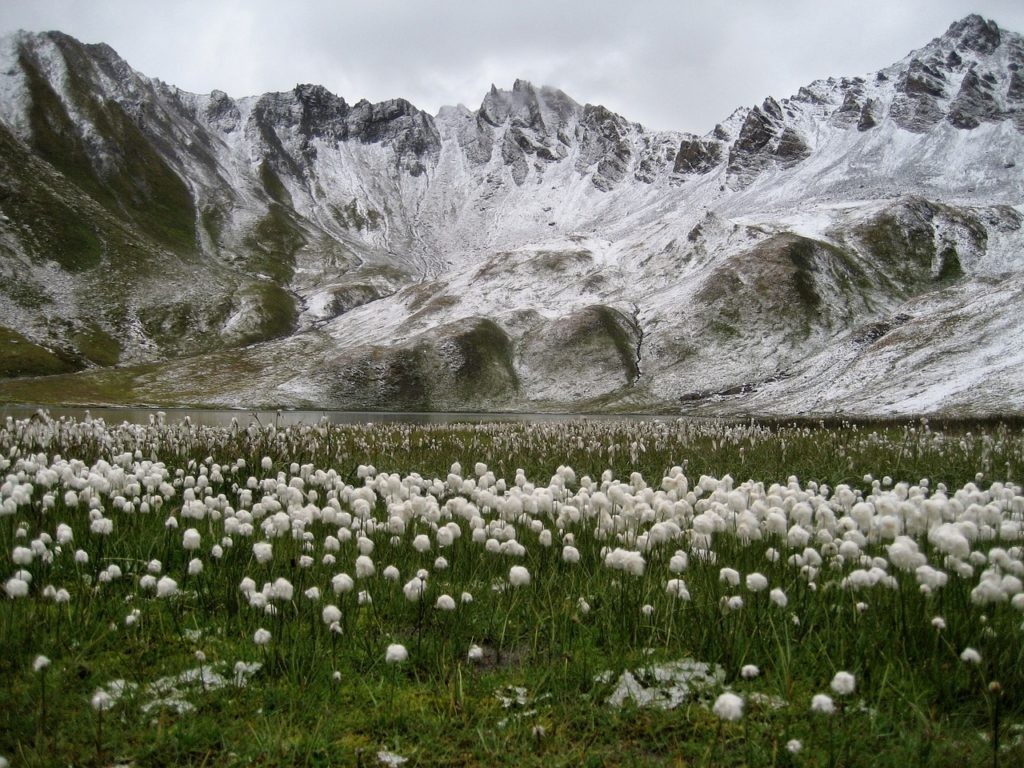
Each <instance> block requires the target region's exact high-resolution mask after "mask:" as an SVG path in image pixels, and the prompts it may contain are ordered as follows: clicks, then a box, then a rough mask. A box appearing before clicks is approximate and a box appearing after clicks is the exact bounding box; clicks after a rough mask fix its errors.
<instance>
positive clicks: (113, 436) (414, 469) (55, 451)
mask: <svg viewBox="0 0 1024 768" xmlns="http://www.w3.org/2000/svg"><path fill="white" fill-rule="evenodd" d="M1022 468H1024V436H1022V434H1021V431H1020V430H1019V428H1016V427H1012V426H1006V425H999V424H974V425H966V424H946V425H942V428H939V427H938V426H929V425H928V424H927V423H925V422H918V423H913V424H891V425H885V424H878V425H855V424H834V425H825V424H789V425H787V424H755V423H746V424H743V423H740V424H735V423H734V424H727V423H720V422H710V421H708V422H692V421H673V420H665V421H620V422H598V421H586V420H575V421H566V422H564V423H563V422H545V423H535V424H529V423H518V424H512V423H491V424H469V423H466V424H442V425H411V424H387V425H362V426H331V425H328V424H327V423H326V421H325V422H322V423H319V424H310V425H299V426H290V427H283V428H276V427H275V426H273V425H261V424H256V423H254V424H250V425H248V426H247V425H246V420H245V419H241V420H240V423H238V424H235V425H232V426H230V427H224V428H216V427H200V426H196V425H193V424H191V423H190V422H188V421H184V422H180V421H179V422H175V423H171V422H170V421H166V420H165V419H164V417H163V416H162V415H155V416H154V417H153V418H152V419H151V423H150V424H148V425H131V424H122V425H117V426H115V425H112V424H107V423H104V422H103V421H102V420H90V419H86V420H83V421H73V420H65V419H62V420H53V419H51V418H50V417H49V416H47V415H45V414H38V415H36V416H34V417H32V418H30V419H26V420H14V419H11V418H8V419H7V420H6V423H4V424H3V425H2V428H0V474H2V476H3V477H2V478H0V479H2V482H3V484H2V486H0V543H2V547H0V550H2V554H0V562H2V563H3V565H2V568H0V579H2V584H3V595H2V596H3V598H4V599H3V604H2V605H0V622H2V623H0V641H2V642H0V645H2V649H3V653H2V654H0V678H2V680H0V691H2V694H0V695H2V701H3V706H2V707H0V755H3V758H4V760H6V761H9V763H10V764H11V765H25V766H35V765H40V766H41V765H97V766H113V765H129V766H134V765H138V766H149V765H167V766H181V765H266V766H270V765H362V766H376V765H392V766H396V765H406V766H414V765H765V766H766V765H797V766H801V765H806V766H826V765H893V766H904V765H957V766H971V765H979V766H980V765H1008V766H1010V765H1019V764H1021V763H1022V762H1024V688H1022V686H1024V664H1022V661H1024V658H1022V654H1024V585H1022V579H1024V549H1022V542H1024V539H1022V536H1024V533H1022V525H1024V492H1022V490H1021V487H1020V486H1019V485H1018V484H1017V483H1018V482H1019V478H1020V473H1021V471H1022Z"/></svg>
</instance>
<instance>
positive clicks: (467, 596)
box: [459, 592, 473, 605]
mask: <svg viewBox="0 0 1024 768" xmlns="http://www.w3.org/2000/svg"><path fill="white" fill-rule="evenodd" d="M459 600H460V601H461V602H462V604H463V605H469V604H470V603H472V602H473V594H472V593H471V592H463V593H462V596H461V597H460V598H459Z"/></svg>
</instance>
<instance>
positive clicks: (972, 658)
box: [960, 648, 981, 664]
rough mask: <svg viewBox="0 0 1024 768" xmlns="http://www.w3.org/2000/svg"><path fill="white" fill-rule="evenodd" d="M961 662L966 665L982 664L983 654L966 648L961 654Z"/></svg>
mask: <svg viewBox="0 0 1024 768" xmlns="http://www.w3.org/2000/svg"><path fill="white" fill-rule="evenodd" d="M960 661H962V662H963V663H964V664H980V663H981V654H980V653H978V652H977V651H976V650H975V649H974V648H964V650H963V652H962V653H961V654H960Z"/></svg>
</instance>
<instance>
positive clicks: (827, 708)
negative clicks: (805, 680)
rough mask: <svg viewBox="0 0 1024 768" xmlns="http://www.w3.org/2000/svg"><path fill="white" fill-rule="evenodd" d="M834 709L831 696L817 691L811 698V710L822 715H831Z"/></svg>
mask: <svg viewBox="0 0 1024 768" xmlns="http://www.w3.org/2000/svg"><path fill="white" fill-rule="evenodd" d="M835 711H836V705H835V703H833V701H832V697H831V696H829V695H827V694H824V693H818V694H815V696H814V697H813V698H812V699H811V712H817V713H819V714H822V715H831V714H832V713H833V712H835Z"/></svg>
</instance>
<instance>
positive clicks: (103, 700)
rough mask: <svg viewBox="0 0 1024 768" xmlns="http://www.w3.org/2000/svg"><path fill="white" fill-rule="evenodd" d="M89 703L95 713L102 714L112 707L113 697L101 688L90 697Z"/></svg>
mask: <svg viewBox="0 0 1024 768" xmlns="http://www.w3.org/2000/svg"><path fill="white" fill-rule="evenodd" d="M90 703H91V704H92V708H93V709H95V710H96V711H97V712H104V711H106V710H108V709H110V708H111V707H113V706H114V697H113V696H111V695H110V694H109V693H107V692H106V691H104V690H103V689H102V688H101V689H100V690H98V691H96V693H94V694H93V695H92V700H91V701H90Z"/></svg>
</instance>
